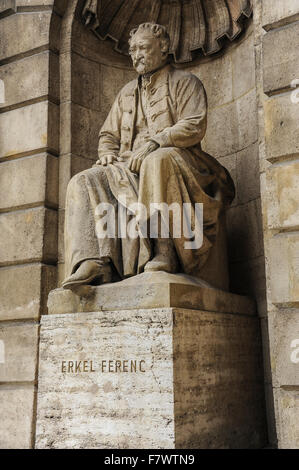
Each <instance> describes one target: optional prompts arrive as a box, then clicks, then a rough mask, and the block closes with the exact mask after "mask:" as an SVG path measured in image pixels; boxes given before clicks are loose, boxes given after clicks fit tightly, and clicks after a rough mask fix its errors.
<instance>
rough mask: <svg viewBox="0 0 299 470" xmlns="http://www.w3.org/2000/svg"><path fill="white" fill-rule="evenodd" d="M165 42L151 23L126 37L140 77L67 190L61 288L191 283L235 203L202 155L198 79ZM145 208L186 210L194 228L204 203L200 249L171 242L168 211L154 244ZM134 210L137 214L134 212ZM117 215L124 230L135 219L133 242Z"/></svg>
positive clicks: (228, 183)
mask: <svg viewBox="0 0 299 470" xmlns="http://www.w3.org/2000/svg"><path fill="white" fill-rule="evenodd" d="M169 43H170V41H169V36H168V33H167V31H166V29H165V27H163V26H160V25H157V24H152V23H144V24H141V25H140V26H139V27H138V28H136V29H134V30H133V31H132V32H131V37H130V55H131V57H132V60H133V65H134V68H135V69H136V71H137V73H138V78H137V79H136V80H133V81H131V82H130V83H128V84H127V85H126V86H125V87H124V88H123V89H122V90H121V91H120V93H119V94H118V96H117V98H116V100H115V102H114V104H113V106H112V109H111V111H110V113H109V115H108V117H107V119H106V121H105V123H104V125H103V127H102V129H101V131H100V136H99V146H98V155H99V159H98V161H97V162H96V164H95V165H94V166H93V167H92V168H90V169H89V170H85V171H83V172H81V173H79V174H77V175H75V176H74V177H73V178H72V179H71V181H70V183H69V185H68V190H67V200H66V220H65V258H66V271H67V277H66V279H65V281H64V282H63V284H62V285H63V287H64V288H71V287H73V286H76V285H82V284H96V285H97V284H102V283H107V282H113V281H117V280H121V279H124V278H126V277H129V276H133V275H136V274H139V273H142V272H152V271H164V272H168V273H187V274H190V275H193V276H197V275H198V272H199V271H200V269H201V268H202V266H203V265H204V264H205V262H206V261H207V259H208V257H209V256H210V252H211V250H213V245H214V243H215V240H216V237H217V230H218V222H219V213H220V211H221V210H222V208H223V206H224V205H225V204H227V203H229V202H230V201H231V200H232V198H233V197H234V185H233V182H232V180H231V178H230V175H229V173H228V172H227V170H226V169H225V168H224V167H222V166H221V165H220V164H219V163H218V162H217V160H216V159H214V158H213V157H211V156H210V155H208V154H207V153H205V152H204V151H203V150H202V148H201V140H202V139H203V137H204V135H205V132H206V126H207V100H206V93H205V90H204V87H203V85H202V83H201V81H200V80H199V79H198V78H197V77H196V76H194V75H192V74H190V73H187V72H186V71H182V70H178V69H175V68H173V67H172V66H171V65H170V63H169V59H168V52H169ZM215 138H217V136H215ZM153 203H154V206H155V207H162V206H163V204H164V205H165V204H167V205H168V207H174V206H172V204H175V207H179V208H181V209H182V213H183V212H184V211H183V207H184V205H185V206H187V205H188V207H189V208H190V211H189V215H190V217H189V219H190V223H191V229H192V230H193V229H194V226H195V220H196V217H197V212H196V205H197V204H202V205H203V206H202V207H203V211H202V242H201V244H200V246H195V247H193V248H191V249H190V248H188V247H187V248H186V236H185V234H184V233H182V234H181V236H178V235H177V234H176V235H175V234H174V228H173V226H174V224H173V222H174V220H173V219H174V215H173V211H169V217H170V219H171V220H170V223H169V231H168V233H167V230H168V229H167V230H166V231H165V230H164V233H162V228H161V227H162V225H163V223H165V221H164V216H163V214H162V212H161V211H159V210H157V212H158V215H159V217H158V218H157V220H158V226H157V230H156V236H155V237H153V236H151V232H150V230H149V220H150V217H149V214H151V213H152V212H151V210H152V207H153ZM161 204H162V206H161ZM103 207H104V208H106V209H107V208H108V207H111V208H112V209H113V211H108V212H107V211H106V212H105V211H103V210H102V209H103ZM132 207H137V210H136V211H135V213H134V210H132ZM139 207H142V208H143V209H144V210H143V211H140V210H139ZM122 209H128V210H126V211H125V216H124V219H125V222H126V223H128V224H130V222H131V223H132V220H134V217H135V222H134V223H135V225H136V226H138V227H139V228H138V230H140V229H142V232H140V231H139V232H137V234H138V233H139V235H138V236H134V237H133V236H131V237H129V236H123V234H121V233H120V227H119V225H120V224H119V220H120V219H119V212H120V211H121V210H122ZM107 213H109V214H108V215H109V217H110V220H108V218H107ZM105 214H106V222H107V223H108V224H110V227H111V217H112V219H113V220H112V226H113V227H112V228H115V231H114V236H100V234H99V232H101V230H102V229H103V227H104V224H101V220H103V218H104V219H105ZM180 220H181V219H180ZM159 224H160V225H159ZM179 226H181V222H179ZM99 227H101V229H99ZM167 227H168V226H167V225H166V228H167ZM102 231H103V230H102ZM101 233H102V232H101ZM140 233H142V235H143V236H140ZM192 233H193V232H192Z"/></svg>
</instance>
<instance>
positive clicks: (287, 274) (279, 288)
mask: <svg viewBox="0 0 299 470" xmlns="http://www.w3.org/2000/svg"><path fill="white" fill-rule="evenodd" d="M268 243H269V250H268V251H269V258H268V260H267V262H268V265H269V269H270V288H271V302H272V303H274V304H276V305H277V306H281V307H282V306H296V305H299V258H298V253H299V237H298V234H297V232H295V233H282V234H280V235H276V236H275V237H272V238H271V239H270V240H269V242H268ZM278 254H279V256H278Z"/></svg>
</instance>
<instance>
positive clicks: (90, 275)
mask: <svg viewBox="0 0 299 470" xmlns="http://www.w3.org/2000/svg"><path fill="white" fill-rule="evenodd" d="M111 280H112V270H111V266H110V265H109V264H107V263H104V262H102V261H100V260H99V261H93V260H86V261H83V263H82V264H80V266H79V268H78V269H77V271H76V272H75V273H74V274H72V275H71V276H70V277H68V278H67V279H66V280H65V281H63V283H62V287H63V288H64V289H69V288H70V287H73V286H79V285H85V284H90V283H91V282H93V281H99V284H106V283H108V282H111Z"/></svg>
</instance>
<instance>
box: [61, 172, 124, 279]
mask: <svg viewBox="0 0 299 470" xmlns="http://www.w3.org/2000/svg"><path fill="white" fill-rule="evenodd" d="M105 171H106V168H105V167H101V166H99V167H95V168H90V169H89V170H86V171H83V172H81V173H79V174H78V175H76V176H74V177H73V178H72V179H71V181H70V182H69V185H68V189H67V196H66V214H65V262H66V272H65V274H66V276H69V275H70V274H72V273H73V272H74V271H75V270H76V268H77V267H78V266H79V264H80V263H82V261H84V260H87V259H105V258H110V259H111V258H113V257H115V254H117V253H119V240H118V239H117V237H116V238H105V239H99V238H98V237H97V234H96V226H95V224H96V221H95V214H96V210H97V207H98V204H99V203H109V204H112V205H113V206H114V207H115V208H116V206H117V201H116V200H115V198H114V196H113V195H112V193H111V191H110V189H109V184H108V181H107V177H106V172H105ZM116 214H117V212H116Z"/></svg>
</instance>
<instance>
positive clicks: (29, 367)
mask: <svg viewBox="0 0 299 470" xmlns="http://www.w3.org/2000/svg"><path fill="white" fill-rule="evenodd" d="M0 340H2V341H3V343H4V348H5V362H4V364H0V382H33V381H34V380H35V372H36V366H37V346H38V326H37V325H34V324H30V325H28V324H27V325H26V324H11V325H10V326H4V327H2V326H1V323H0Z"/></svg>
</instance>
